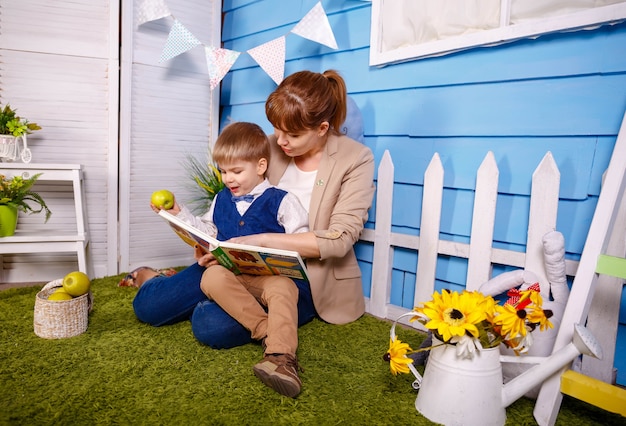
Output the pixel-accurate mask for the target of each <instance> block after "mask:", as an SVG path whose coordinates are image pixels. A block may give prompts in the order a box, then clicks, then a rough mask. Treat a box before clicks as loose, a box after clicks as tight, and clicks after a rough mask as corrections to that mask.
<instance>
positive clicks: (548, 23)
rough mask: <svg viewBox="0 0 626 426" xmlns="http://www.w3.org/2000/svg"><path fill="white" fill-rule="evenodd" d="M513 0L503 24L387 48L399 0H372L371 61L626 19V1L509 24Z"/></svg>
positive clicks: (506, 2)
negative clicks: (388, 19)
mask: <svg viewBox="0 0 626 426" xmlns="http://www.w3.org/2000/svg"><path fill="white" fill-rule="evenodd" d="M510 3H511V0H502V1H501V10H502V13H501V19H500V27H499V28H496V29H491V30H484V31H480V32H475V33H471V34H464V35H460V36H456V37H451V38H446V39H442V40H436V41H432V42H426V43H421V44H416V45H411V46H405V47H401V48H397V49H393V50H388V51H383V50H382V46H383V37H384V34H383V28H382V19H381V17H382V16H383V10H384V8H392V7H394V6H396V4H395V0H372V21H371V33H370V65H371V66H381V65H387V64H391V63H396V62H404V61H410V60H415V59H420V58H427V57H432V56H442V55H446V54H449V53H453V52H458V51H460V50H464V49H469V48H472V47H477V46H486V45H496V44H501V43H507V42H511V41H515V40H519V39H523V38H531V37H537V36H540V35H542V34H548V33H554V32H560V31H574V30H583V29H589V28H595V27H597V26H599V25H606V24H614V23H618V22H621V21H624V20H626V3H619V4H613V5H609V6H602V7H597V8H593V9H588V10H584V11H580V12H575V13H571V14H567V15H563V16H558V17H552V18H545V19H541V20H533V21H532V22H526V23H519V24H516V25H509V11H510Z"/></svg>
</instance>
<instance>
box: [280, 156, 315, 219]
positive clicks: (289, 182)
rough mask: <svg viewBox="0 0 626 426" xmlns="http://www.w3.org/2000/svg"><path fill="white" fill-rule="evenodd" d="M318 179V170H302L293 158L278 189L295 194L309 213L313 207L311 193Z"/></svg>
mask: <svg viewBox="0 0 626 426" xmlns="http://www.w3.org/2000/svg"><path fill="white" fill-rule="evenodd" d="M316 177H317V170H313V171H312V172H305V171H303V170H300V169H299V168H298V166H296V163H295V162H294V161H293V158H292V159H291V161H290V162H289V165H288V166H287V170H285V174H284V175H283V177H281V178H280V181H279V182H278V187H279V188H281V189H284V190H285V191H287V190H288V191H289V192H293V193H294V194H295V195H296V196H297V197H298V199H299V200H300V203H302V205H303V206H304V208H305V209H306V211H307V212H308V211H309V206H310V205H311V192H312V188H313V185H314V184H315V178H316ZM287 188H289V189H287Z"/></svg>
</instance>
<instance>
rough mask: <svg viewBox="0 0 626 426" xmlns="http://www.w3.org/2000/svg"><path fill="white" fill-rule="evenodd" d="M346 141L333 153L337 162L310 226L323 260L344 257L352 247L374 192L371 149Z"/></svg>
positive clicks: (362, 224) (363, 222)
mask: <svg viewBox="0 0 626 426" xmlns="http://www.w3.org/2000/svg"><path fill="white" fill-rule="evenodd" d="M346 139H348V138H346ZM346 142H347V141H345V140H342V141H341V143H340V144H338V146H339V148H338V151H337V153H336V154H334V155H332V156H333V157H334V161H335V165H334V168H333V171H332V172H331V175H330V177H329V179H328V181H327V187H326V188H325V190H324V194H323V196H322V197H321V199H320V203H319V204H320V205H319V207H318V210H317V215H316V217H315V223H314V224H312V226H311V229H312V230H313V232H314V233H315V236H316V237H317V241H318V246H319V250H320V259H322V260H323V259H327V258H343V257H345V256H346V255H347V254H348V253H349V252H351V251H352V250H353V246H354V244H355V243H356V242H357V241H358V240H359V237H360V235H361V231H363V226H364V224H365V222H366V221H367V217H368V210H369V208H370V206H371V204H372V199H373V196H374V190H375V187H374V156H373V154H372V152H371V150H370V149H369V148H368V147H366V146H364V145H362V144H360V143H358V142H354V141H352V140H350V142H352V143H346Z"/></svg>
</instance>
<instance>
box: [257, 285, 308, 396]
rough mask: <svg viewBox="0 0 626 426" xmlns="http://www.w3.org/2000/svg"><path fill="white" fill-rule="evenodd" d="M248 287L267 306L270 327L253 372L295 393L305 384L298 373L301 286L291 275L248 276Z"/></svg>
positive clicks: (279, 388)
mask: <svg viewBox="0 0 626 426" xmlns="http://www.w3.org/2000/svg"><path fill="white" fill-rule="evenodd" d="M245 282H246V284H247V285H248V290H249V291H250V292H251V293H252V294H253V295H255V297H257V298H258V299H259V300H260V301H261V303H262V304H263V305H265V306H267V310H268V327H267V337H266V339H265V353H264V356H263V360H261V362H259V363H257V364H256V365H255V366H254V367H253V369H252V370H253V371H254V374H255V375H256V376H257V377H258V378H259V379H260V380H261V381H262V382H263V383H264V384H265V385H266V386H268V387H270V388H271V389H273V390H275V391H276V392H278V393H280V394H281V395H285V396H289V397H291V398H294V397H296V396H297V395H298V394H299V393H300V389H301V388H302V381H301V380H300V377H299V376H298V369H299V368H300V366H299V365H298V361H297V358H296V350H297V348H298V287H297V286H296V285H295V283H294V282H293V281H292V280H290V279H289V278H285V277H277V276H270V277H267V276H263V277H247V278H246V280H245Z"/></svg>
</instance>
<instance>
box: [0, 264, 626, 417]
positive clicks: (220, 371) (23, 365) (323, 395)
mask: <svg viewBox="0 0 626 426" xmlns="http://www.w3.org/2000/svg"><path fill="white" fill-rule="evenodd" d="M120 278H121V276H118V277H109V278H103V279H97V280H94V281H93V283H92V284H93V287H92V288H93V294H94V308H93V311H92V312H91V314H90V317H89V328H88V330H87V331H86V332H85V333H84V334H81V335H80V336H76V337H72V338H68V339H61V340H46V339H42V338H40V337H37V336H36V335H35V334H34V332H33V308H34V302H35V294H36V293H37V291H38V290H39V288H35V287H31V288H18V289H9V290H5V291H1V292H0V335H1V339H0V360H1V363H0V424H1V425H48V424H58V425H93V424H119V425H126V424H132V425H143V424H145V425H202V424H207V425H209V424H210V425H234V424H238V425H257V424H258V425H266V424H267V425H298V424H306V425H341V424H345V425H348V424H349V425H391V424H398V425H409V424H410V425H427V424H431V423H430V422H429V421H428V420H426V419H425V418H423V417H422V416H420V415H419V414H418V413H417V411H416V410H415V406H414V403H415V397H416V392H415V391H414V390H413V389H412V388H411V382H412V379H411V377H412V376H409V375H402V376H398V377H394V376H392V375H391V374H390V373H389V368H388V364H387V363H386V362H385V361H383V360H382V355H383V354H384V353H385V351H386V350H387V345H388V339H389V327H390V324H389V323H388V322H386V321H381V320H378V319H376V318H373V317H370V316H364V317H363V318H361V319H360V320H358V321H356V322H354V323H352V324H349V325H344V326H335V325H329V324H326V323H324V322H322V321H318V320H315V321H313V322H311V323H309V324H307V325H306V326H304V327H302V328H301V329H300V349H299V352H298V356H299V359H300V362H301V364H302V366H303V367H304V369H305V371H304V372H303V373H302V374H301V377H302V381H303V383H304V386H303V390H302V393H301V394H300V395H299V396H298V397H297V398H296V399H290V398H286V397H282V396H280V395H278V394H276V393H275V392H273V391H272V390H270V389H269V388H266V387H265V386H264V385H263V384H261V383H260V382H259V381H258V380H257V378H256V377H255V376H254V374H253V373H252V366H253V365H254V364H255V363H256V362H257V361H258V360H259V359H260V358H261V347H260V345H257V344H249V345H246V346H243V347H239V348H234V349H229V350H213V349H210V348H208V347H206V346H202V345H201V344H199V343H198V342H197V341H196V340H195V339H194V337H193V335H192V333H191V326H190V324H189V322H183V323H180V324H177V325H173V326H167V327H162V328H154V327H151V326H148V325H145V324H142V323H139V322H138V321H137V320H136V318H135V316H134V314H133V311H132V300H133V297H134V295H135V292H136V289H134V288H119V287H117V282H118V281H119V279H120ZM398 334H399V337H400V339H401V340H403V341H407V342H408V343H410V344H411V345H413V346H414V347H416V346H418V345H419V343H420V341H421V339H422V337H423V335H422V334H420V333H418V332H416V331H414V330H405V329H401V330H398ZM477 391H480V390H477ZM450 403H451V404H453V403H454V401H450ZM532 409H533V401H531V400H528V399H525V398H522V399H520V400H518V401H517V402H515V403H514V404H513V405H512V406H510V407H509V408H508V409H507V415H508V419H507V425H534V424H535V421H534V419H533V417H532ZM625 420H626V419H624V418H623V417H621V416H618V415H614V414H609V413H606V412H604V411H602V410H599V409H597V408H595V407H592V406H589V405H587V404H584V403H581V402H578V401H575V400H572V399H567V398H566V399H565V401H564V403H563V405H562V409H561V412H560V414H559V418H558V420H557V424H560V425H589V424H602V425H611V424H615V425H617V424H621V425H623V424H625V422H624V421H625Z"/></svg>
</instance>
